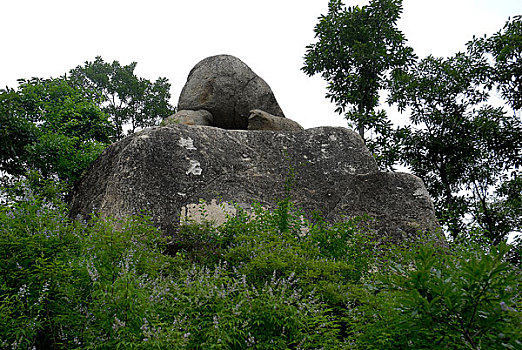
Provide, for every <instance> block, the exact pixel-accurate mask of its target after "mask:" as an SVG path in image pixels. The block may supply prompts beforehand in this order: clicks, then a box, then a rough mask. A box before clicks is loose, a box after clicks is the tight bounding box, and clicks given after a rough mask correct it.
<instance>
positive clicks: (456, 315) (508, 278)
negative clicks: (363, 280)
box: [379, 243, 521, 349]
mask: <svg viewBox="0 0 522 350" xmlns="http://www.w3.org/2000/svg"><path fill="white" fill-rule="evenodd" d="M459 248H462V247H459ZM508 250H509V248H508V247H507V246H506V244H504V243H503V244H500V245H499V246H498V247H497V246H495V247H492V248H491V250H490V251H489V252H483V251H479V252H477V251H458V252H456V253H455V255H449V254H448V255H441V254H435V250H434V249H433V247H430V246H429V245H425V246H419V247H418V248H417V251H416V253H415V256H414V259H413V262H412V264H411V265H409V266H408V265H406V266H404V265H396V266H394V268H393V272H394V273H392V274H390V275H388V276H383V277H382V281H383V282H384V283H383V284H382V285H380V287H381V288H383V293H390V294H391V295H393V297H394V298H395V301H396V303H397V306H398V311H399V312H398V313H397V314H396V315H395V317H397V319H396V320H394V322H393V325H392V326H391V327H390V326H388V327H387V326H386V325H385V324H379V327H385V328H391V329H390V330H389V331H390V333H391V332H395V333H397V334H400V336H398V339H397V340H398V341H399V342H400V343H402V342H407V343H408V346H409V347H410V348H414V349H434V348H436V349H439V348H444V349H516V348H518V347H520V345H521V342H520V339H521V338H520V335H521V334H520V333H521V332H520V329H518V328H515V327H516V326H515V325H516V324H520V321H521V317H520V315H519V313H518V312H517V310H516V309H515V308H516V307H517V301H518V300H519V299H520V292H519V290H518V289H519V287H520V286H519V285H520V276H519V275H517V274H516V273H513V271H512V266H511V265H510V264H509V263H508V262H506V261H505V256H506V254H507V252H508ZM381 331H382V329H381ZM387 331H388V330H387V329H384V332H387ZM389 347H390V348H397V347H400V345H399V344H396V343H395V344H394V343H390V344H389Z"/></svg>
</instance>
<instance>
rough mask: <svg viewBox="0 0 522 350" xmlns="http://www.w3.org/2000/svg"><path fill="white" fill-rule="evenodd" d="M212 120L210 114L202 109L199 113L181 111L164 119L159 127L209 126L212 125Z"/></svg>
mask: <svg viewBox="0 0 522 350" xmlns="http://www.w3.org/2000/svg"><path fill="white" fill-rule="evenodd" d="M212 120H213V117H212V114H210V112H209V111H206V110H204V109H200V110H199V111H190V110H182V111H179V112H176V113H175V114H173V115H171V116H170V117H167V118H165V119H164V120H163V121H162V122H161V126H167V125H171V124H185V125H203V126H210V125H212Z"/></svg>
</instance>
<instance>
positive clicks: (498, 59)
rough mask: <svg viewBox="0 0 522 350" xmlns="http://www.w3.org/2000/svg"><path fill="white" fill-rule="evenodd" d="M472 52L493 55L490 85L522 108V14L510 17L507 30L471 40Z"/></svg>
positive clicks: (469, 49)
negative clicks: (521, 63)
mask: <svg viewBox="0 0 522 350" xmlns="http://www.w3.org/2000/svg"><path fill="white" fill-rule="evenodd" d="M468 52H469V53H470V55H474V56H487V55H489V56H490V57H491V58H492V61H493V62H492V63H493V66H492V69H491V74H490V75H489V77H488V78H489V79H488V82H489V84H490V85H496V86H497V88H498V90H499V91H500V93H501V95H502V97H503V98H504V99H505V100H506V101H507V102H508V104H509V105H510V106H511V107H512V108H513V109H515V110H520V109H522V66H521V65H520V59H521V57H522V16H515V17H514V18H513V19H509V20H508V21H507V22H506V24H505V25H504V28H503V30H500V31H498V32H497V33H495V34H493V35H492V36H490V37H489V38H488V37H483V38H474V39H473V40H472V41H470V42H469V43H468Z"/></svg>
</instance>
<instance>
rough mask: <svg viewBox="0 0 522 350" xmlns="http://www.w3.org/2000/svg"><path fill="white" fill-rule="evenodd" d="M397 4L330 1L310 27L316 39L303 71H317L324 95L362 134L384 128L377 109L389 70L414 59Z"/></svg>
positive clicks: (399, 1) (382, 116)
mask: <svg viewBox="0 0 522 350" xmlns="http://www.w3.org/2000/svg"><path fill="white" fill-rule="evenodd" d="M402 9H403V8H402V0H372V1H370V3H369V5H367V6H362V7H359V6H354V7H348V8H346V7H344V6H343V4H342V2H341V1H340V0H331V1H330V2H329V5H328V14H327V15H322V16H321V17H320V18H319V23H318V24H317V25H316V27H315V36H316V38H317V42H316V43H314V44H312V45H309V46H307V52H306V55H305V64H304V67H303V68H302V69H303V71H304V72H305V73H306V74H308V75H310V76H311V75H314V74H317V73H321V75H322V77H323V78H324V79H325V80H326V81H327V83H328V93H327V95H326V97H327V98H330V100H332V101H333V102H335V104H336V105H337V110H336V111H337V112H338V113H345V117H346V119H347V120H348V121H349V122H350V123H353V126H354V127H356V128H357V130H358V131H359V134H360V135H361V137H363V139H364V138H365V130H373V131H375V132H377V133H381V132H384V131H385V130H386V129H387V128H388V127H389V121H388V118H387V116H386V114H385V113H384V112H383V111H380V112H377V111H376V108H377V106H378V105H379V92H380V91H381V90H382V89H385V88H386V87H387V81H388V78H389V76H390V73H391V72H392V71H394V70H401V69H404V67H405V66H407V65H408V64H409V63H410V62H411V61H412V60H413V58H414V56H413V51H412V49H411V48H409V47H407V46H406V45H405V43H406V39H405V37H404V35H403V33H402V32H401V31H400V30H398V29H397V21H398V19H399V18H400V15H401V13H402Z"/></svg>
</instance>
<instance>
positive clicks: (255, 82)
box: [178, 55, 284, 130]
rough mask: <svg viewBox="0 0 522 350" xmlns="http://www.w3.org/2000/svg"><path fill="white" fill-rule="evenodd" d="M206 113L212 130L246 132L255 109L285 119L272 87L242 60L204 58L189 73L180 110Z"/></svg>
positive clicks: (181, 96) (182, 92)
mask: <svg viewBox="0 0 522 350" xmlns="http://www.w3.org/2000/svg"><path fill="white" fill-rule="evenodd" d="M201 109H204V110H207V111H209V112H210V113H211V114H212V116H213V126H216V127H220V128H224V129H241V130H245V129H247V126H248V116H249V115H250V111H251V110H253V109H260V110H263V111H265V112H267V113H270V114H273V115H275V116H278V117H284V114H283V111H282V110H281V108H280V107H279V104H278V103H277V100H276V98H275V96H274V93H273V92H272V89H270V86H268V84H267V83H266V82H265V81H264V80H263V79H261V78H260V77H259V76H258V75H257V74H255V73H254V72H253V71H252V69H250V68H249V67H248V66H247V65H246V64H245V63H243V62H242V61H241V60H240V59H239V58H236V57H234V56H229V55H219V56H212V57H208V58H205V59H204V60H202V61H201V62H199V63H198V64H196V66H194V68H193V69H192V70H191V72H190V73H189V76H188V78H187V82H186V84H185V86H184V87H183V90H182V91H181V95H180V97H179V101H178V110H195V111H196V110H201Z"/></svg>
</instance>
